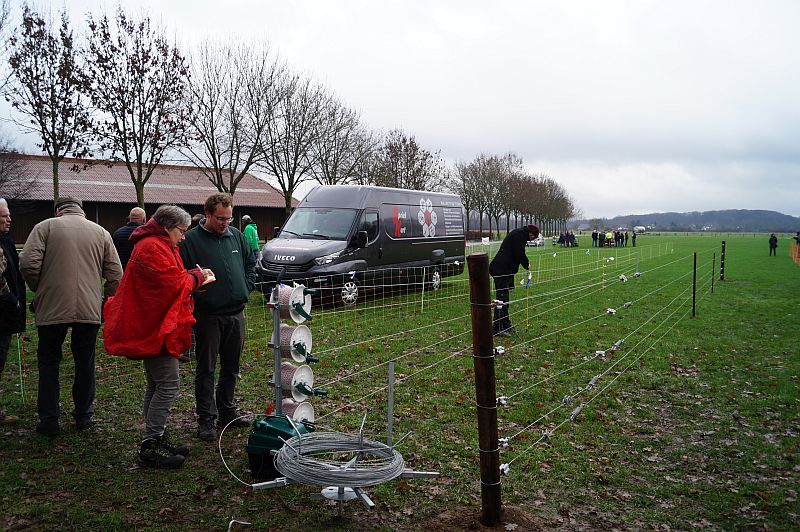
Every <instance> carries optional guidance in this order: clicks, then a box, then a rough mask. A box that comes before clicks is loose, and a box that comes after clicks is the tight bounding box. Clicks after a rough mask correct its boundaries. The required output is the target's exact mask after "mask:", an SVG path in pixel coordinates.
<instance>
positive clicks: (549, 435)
mask: <svg viewBox="0 0 800 532" xmlns="http://www.w3.org/2000/svg"><path fill="white" fill-rule="evenodd" d="M679 310H680V307H678V308H676V309H675V311H673V313H672V314H670V315H669V316H667V319H669V318H670V317H672V316H673V315H674V314H675V313H677V312H678V311H679ZM689 312H690V311H686V312H685V313H684V315H683V316H682V317H681V318H680V319H678V320H676V322H675V323H673V324H672V325H671V326H670V327H669V329H667V330H666V331H665V332H664V334H662V335H661V336H660V337H658V338H657V339H655V340H654V341H653V343H652V344H651V345H650V347H648V348H647V349H646V350H644V351H643V352H642V353H641V354H640V355H639V356H638V357H636V359H635V360H634V361H632V362H631V364H629V365H628V367H626V368H625V369H623V370H622V371H620V372H619V374H618V375H617V376H615V377H614V379H613V380H612V381H611V382H609V383H608V384H607V385H606V386H604V387H603V388H601V389H600V390H599V391H598V392H597V393H596V394H595V395H594V396H593V397H592V398H591V399H589V400H588V401H587V402H586V403H582V405H581V409H582V407H584V406H586V405H588V404H590V403H591V402H592V401H593V400H594V399H596V398H597V397H598V396H599V395H600V394H601V393H602V392H604V391H605V390H607V389H608V388H609V387H610V386H611V385H612V384H613V383H614V382H616V380H617V379H618V378H619V377H620V376H621V375H623V374H624V373H625V372H626V371H627V370H628V369H629V368H630V367H632V366H633V365H634V364H635V363H636V361H638V360H639V359H640V358H641V357H642V356H644V354H646V353H647V352H648V351H650V350H651V349H652V348H653V347H654V346H655V345H656V344H657V343H658V342H659V341H660V340H661V339H662V338H663V337H664V336H666V335H667V334H668V333H669V332H670V331H671V330H672V329H673V328H674V327H675V325H676V324H677V323H678V322H679V321H680V320H682V319H683V318H684V317H686V315H688V313H689ZM663 323H666V319H665V320H664V322H662V323H661V324H659V326H660V325H662V324H663ZM573 412H574V411H573ZM574 419H575V417H574V416H573V415H572V414H570V415H569V416H567V417H566V418H565V419H564V420H563V421H562V422H561V423H559V424H558V425H556V426H555V427H553V428H551V429H550V430H549V431H547V432H546V434H543V435H542V436H541V437H540V438H539V439H538V440H536V441H534V442H533V443H532V444H531V445H530V446H528V447H527V448H525V449H524V450H522V451H520V452H519V453H518V454H517V455H516V456H514V458H512V459H511V460H509V461H508V462H507V463H506V464H504V465H505V466H506V469H507V468H508V467H509V466H511V464H513V463H514V462H516V461H517V460H518V459H519V458H521V457H522V456H524V455H525V454H527V453H528V452H530V451H531V450H532V449H533V448H534V447H536V446H537V445H539V444H540V443H541V442H542V441H545V440H549V439H550V438H552V436H553V435H554V434H555V433H556V431H557V430H558V429H560V428H561V427H563V426H564V425H565V424H567V423H569V422H571V421H574Z"/></svg>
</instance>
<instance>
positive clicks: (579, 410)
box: [569, 403, 584, 421]
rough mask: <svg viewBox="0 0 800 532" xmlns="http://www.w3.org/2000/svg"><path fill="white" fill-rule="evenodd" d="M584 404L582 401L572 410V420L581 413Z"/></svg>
mask: <svg viewBox="0 0 800 532" xmlns="http://www.w3.org/2000/svg"><path fill="white" fill-rule="evenodd" d="M583 406H584V405H583V403H581V404H580V405H578V408H576V409H575V410H573V411H572V413H571V414H570V415H569V420H570V421H575V419H576V418H577V417H578V416H579V415H580V413H581V410H583Z"/></svg>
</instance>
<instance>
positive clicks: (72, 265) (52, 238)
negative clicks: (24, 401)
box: [19, 197, 147, 436]
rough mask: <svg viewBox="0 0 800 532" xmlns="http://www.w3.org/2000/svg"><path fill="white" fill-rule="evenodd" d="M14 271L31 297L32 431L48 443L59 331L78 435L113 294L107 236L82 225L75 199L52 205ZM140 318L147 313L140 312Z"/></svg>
mask: <svg viewBox="0 0 800 532" xmlns="http://www.w3.org/2000/svg"><path fill="white" fill-rule="evenodd" d="M19 262H20V266H19V269H20V272H22V277H23V278H24V279H25V282H26V283H28V286H29V287H30V289H31V290H32V291H33V292H34V298H33V305H32V307H31V308H32V309H33V312H34V313H35V315H36V328H37V330H38V332H39V346H38V348H37V351H36V357H37V360H38V364H39V396H38V401H37V410H38V414H39V424H38V425H37V426H36V432H38V433H39V434H42V435H44V436H56V435H58V433H59V432H60V430H61V429H60V427H59V425H58V417H59V404H58V400H59V397H60V387H59V386H60V384H59V367H60V366H61V358H62V356H63V354H62V349H63V344H64V339H65V338H66V336H67V331H68V330H69V329H72V340H71V347H72V356H73V358H74V359H75V377H74V381H73V384H72V400H73V402H74V404H75V409H74V411H73V412H72V416H73V418H74V419H75V426H76V427H77V429H78V430H86V429H88V428H90V427H91V426H92V415H93V411H92V404H93V403H94V393H95V384H96V383H95V368H94V358H95V344H96V343H97V332H98V330H99V329H100V322H101V315H102V303H103V297H104V290H103V279H105V297H108V296H112V295H114V292H116V290H117V285H118V284H119V280H120V279H121V278H122V265H121V264H120V262H119V256H117V250H116V249H115V248H114V242H113V241H112V240H111V235H110V234H109V233H108V231H106V230H105V229H103V228H102V227H100V226H99V225H97V224H96V223H94V222H90V221H89V220H87V219H86V215H85V214H84V212H83V203H82V202H81V200H79V199H77V198H70V197H63V198H58V199H57V200H56V209H55V217H54V218H50V219H48V220H45V221H43V222H39V223H38V224H36V225H35V226H34V228H33V230H32V231H31V234H30V235H28V240H27V241H26V242H25V247H24V248H23V249H22V253H21V254H20V256H19ZM142 309H143V311H147V306H143V307H142Z"/></svg>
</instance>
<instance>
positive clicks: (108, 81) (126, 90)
mask: <svg viewBox="0 0 800 532" xmlns="http://www.w3.org/2000/svg"><path fill="white" fill-rule="evenodd" d="M115 22H116V24H115V25H114V27H113V28H112V24H111V23H110V22H109V20H108V17H106V16H105V15H104V16H103V17H102V18H100V19H99V20H95V19H94V18H93V17H92V16H91V15H89V17H88V24H89V36H88V37H89V48H88V51H87V66H88V69H87V70H88V80H89V83H90V94H91V98H92V103H93V105H94V107H95V109H96V110H97V111H99V113H100V115H101V117H100V119H99V120H98V122H97V125H96V128H95V131H96V134H97V137H98V139H99V141H100V145H101V148H102V149H103V150H105V151H107V152H109V153H110V158H111V159H112V160H119V161H122V162H124V163H125V166H126V168H127V169H128V173H129V174H130V178H131V181H132V182H133V184H134V187H135V188H136V200H137V202H138V203H139V206H140V207H144V187H145V184H147V181H148V180H149V179H150V176H151V175H152V174H153V171H154V170H155V169H156V167H157V166H158V164H159V163H161V160H162V158H163V157H164V154H165V153H166V152H167V151H169V150H171V149H174V148H178V147H180V146H182V145H183V144H184V142H185V130H186V125H187V115H188V113H189V105H190V102H189V100H188V99H187V98H186V88H187V84H188V78H189V69H188V66H187V64H186V60H185V59H184V57H183V55H182V54H181V52H180V50H178V48H177V46H176V45H175V44H173V43H171V42H169V41H168V40H167V38H166V36H165V35H164V33H163V31H161V30H159V29H157V28H155V27H153V26H152V25H151V23H150V18H149V17H147V16H145V17H143V18H142V19H141V20H134V19H132V18H129V17H128V16H127V15H126V14H125V12H124V11H123V9H122V7H121V6H120V7H118V8H117V15H116V19H115Z"/></svg>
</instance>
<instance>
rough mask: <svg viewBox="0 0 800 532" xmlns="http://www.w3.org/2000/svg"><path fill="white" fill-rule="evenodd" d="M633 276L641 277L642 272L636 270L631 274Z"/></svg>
mask: <svg viewBox="0 0 800 532" xmlns="http://www.w3.org/2000/svg"><path fill="white" fill-rule="evenodd" d="M633 276H634V277H641V276H642V272H636V273H634V274H633Z"/></svg>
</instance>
